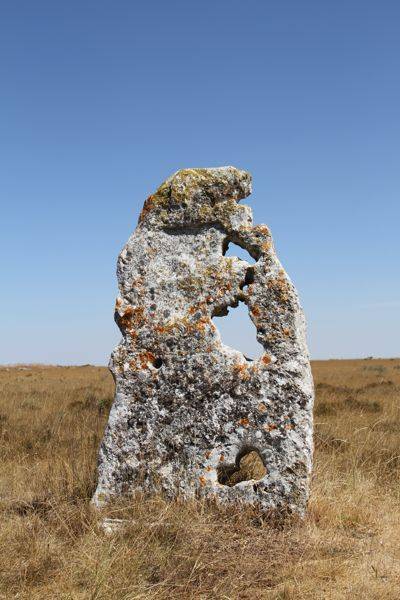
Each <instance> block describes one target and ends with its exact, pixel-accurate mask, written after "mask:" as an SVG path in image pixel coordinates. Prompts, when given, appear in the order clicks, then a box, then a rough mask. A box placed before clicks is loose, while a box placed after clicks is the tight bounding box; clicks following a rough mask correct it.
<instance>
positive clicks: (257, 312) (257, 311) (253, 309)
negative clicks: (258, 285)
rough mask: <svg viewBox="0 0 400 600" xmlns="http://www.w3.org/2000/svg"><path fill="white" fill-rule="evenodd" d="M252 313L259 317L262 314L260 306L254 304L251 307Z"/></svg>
mask: <svg viewBox="0 0 400 600" xmlns="http://www.w3.org/2000/svg"><path fill="white" fill-rule="evenodd" d="M251 313H252V314H253V315H254V316H255V317H259V316H260V313H261V311H260V309H259V308H258V306H253V307H252V308H251Z"/></svg>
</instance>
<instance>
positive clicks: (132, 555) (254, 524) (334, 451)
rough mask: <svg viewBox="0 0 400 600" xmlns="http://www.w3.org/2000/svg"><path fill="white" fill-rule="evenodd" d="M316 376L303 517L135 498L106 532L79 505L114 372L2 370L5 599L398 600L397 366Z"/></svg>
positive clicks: (330, 366) (0, 490)
mask: <svg viewBox="0 0 400 600" xmlns="http://www.w3.org/2000/svg"><path fill="white" fill-rule="evenodd" d="M313 371H314V376H315V381H316V390H317V402H316V409H315V421H316V427H315V444H316V450H315V470H314V476H313V485H312V495H311V499H310V504H309V512H308V515H307V517H306V519H305V520H304V521H292V522H286V523H277V522H276V523H270V522H268V520H263V519H260V518H259V517H258V516H257V515H256V514H254V513H253V511H252V510H250V509H246V510H243V509H239V508H236V509H234V508H230V509H226V508H225V509H223V508H217V507H215V506H208V505H205V504H204V503H200V502H190V503H178V502H175V503H168V502H165V501H164V500H163V499H162V498H151V499H145V498H139V497H138V498H136V499H135V500H134V501H131V502H129V503H128V502H125V503H124V504H122V505H120V506H114V507H113V508H111V507H110V508H109V509H108V510H107V514H108V515H109V516H110V515H111V516H112V515H113V516H117V517H123V518H124V519H128V521H129V524H128V525H127V527H126V528H125V529H123V530H122V531H121V532H119V533H116V534H114V535H106V534H105V533H104V531H103V530H102V529H101V527H100V526H99V519H98V515H96V513H95V512H94V511H93V510H92V509H91V508H90V505H89V503H88V500H89V498H90V496H91V494H92V492H93V488H94V484H95V466H96V454H97V448H98V444H99V440H100V437H101V435H102V431H103V428H104V424H105V422H106V420H107V414H108V409H109V406H110V403H111V400H112V394H113V382H112V378H111V376H110V374H109V373H108V371H107V370H106V369H103V368H96V367H40V366H34V367H28V368H26V367H13V368H0V384H1V385H0V389H1V392H0V448H1V464H0V501H1V505H0V508H1V512H2V515H1V527H0V598H20V599H47V598H51V599H53V598H54V599H58V598H60V599H61V598H65V599H67V598H71V599H75V598H76V599H78V598H79V599H81V598H84V599H86V598H90V599H104V600H106V599H107V600H108V599H118V600H119V599H126V600H127V599H148V598H150V599H157V600H158V599H161V600H163V599H174V598H178V599H195V598H196V599H198V598H200V599H208V598H215V599H230V598H231V599H249V600H250V599H257V598H266V599H276V600H277V599H303V598H321V599H330V598H335V599H336V598H337V599H339V598H340V599H341V598H352V599H353V598H356V599H357V598H363V599H365V598H376V599H384V598H393V599H396V600H397V599H398V598H400V483H399V481H400V480H399V474H400V473H399V472H400V404H399V399H400V360H360V361H325V362H314V364H313Z"/></svg>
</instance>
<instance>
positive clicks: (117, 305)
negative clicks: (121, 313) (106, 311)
mask: <svg viewBox="0 0 400 600" xmlns="http://www.w3.org/2000/svg"><path fill="white" fill-rule="evenodd" d="M121 304H122V298H121V297H120V296H118V298H117V299H116V300H115V308H119V307H120V306H121Z"/></svg>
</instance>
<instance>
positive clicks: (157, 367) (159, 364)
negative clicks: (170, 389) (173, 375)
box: [153, 358, 163, 369]
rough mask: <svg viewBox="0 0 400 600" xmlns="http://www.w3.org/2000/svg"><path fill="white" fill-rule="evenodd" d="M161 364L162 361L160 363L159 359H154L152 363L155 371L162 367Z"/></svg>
mask: <svg viewBox="0 0 400 600" xmlns="http://www.w3.org/2000/svg"><path fill="white" fill-rule="evenodd" d="M162 364H163V361H162V359H161V358H155V359H154V361H153V366H154V367H155V368H156V369H159V368H160V367H161V366H162Z"/></svg>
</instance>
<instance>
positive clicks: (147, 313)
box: [94, 167, 313, 514]
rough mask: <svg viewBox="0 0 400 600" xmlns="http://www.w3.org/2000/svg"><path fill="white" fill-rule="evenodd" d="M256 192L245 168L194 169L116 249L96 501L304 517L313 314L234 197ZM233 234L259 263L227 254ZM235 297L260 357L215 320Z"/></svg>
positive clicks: (162, 193) (178, 176) (176, 180)
mask: <svg viewBox="0 0 400 600" xmlns="http://www.w3.org/2000/svg"><path fill="white" fill-rule="evenodd" d="M250 193H251V176H250V175H249V173H247V172H245V171H240V170H238V169H235V168H234V167H221V168H210V169H184V170H182V171H178V172H177V173H175V174H174V175H173V176H172V177H170V178H169V179H167V181H165V183H163V184H162V185H161V186H160V187H159V188H158V190H157V191H156V193H155V194H153V195H152V196H150V197H149V198H148V199H147V200H146V202H145V203H144V206H143V210H142V212H141V215H140V218H139V223H138V226H137V228H136V230H135V231H134V233H133V234H132V235H131V237H130V238H129V240H128V243H127V244H126V246H125V247H124V249H123V250H122V252H121V254H120V256H119V259H118V268H117V274H118V282H119V296H118V298H117V301H116V308H115V318H116V321H117V323H118V326H119V328H120V330H121V333H122V336H123V337H122V340H121V342H120V344H119V345H118V346H117V347H116V348H115V350H114V352H113V353H112V356H111V360H110V369H111V371H112V373H113V375H114V378H115V383H116V394H115V401H114V404H113V406H112V409H111V413H110V417H109V422H108V426H107V429H106V432H105V435H104V439H103V441H102V444H101V448H100V454H99V468H98V473H99V480H98V487H97V490H96V492H95V495H94V502H95V504H96V505H98V506H99V505H101V504H103V503H104V502H107V501H109V500H110V499H112V498H117V497H119V496H121V495H127V494H132V493H134V492H137V491H140V492H143V493H146V494H148V493H155V492H161V493H163V494H165V495H166V496H168V497H170V498H176V497H177V496H179V497H183V498H191V497H195V496H196V497H205V498H209V499H215V500H217V501H221V502H243V503H250V504H254V505H257V506H258V507H259V509H260V510H261V511H269V510H274V509H278V510H283V511H289V512H297V513H300V514H303V513H304V510H305V507H306V502H307V497H308V492H309V478H310V472H311V464H312V405H313V384H312V377H311V370H310V364H309V358H308V351H307V347H306V342H305V323H304V317H303V312H302V310H301V307H300V305H299V301H298V297H297V294H296V291H295V289H294V287H293V284H292V283H291V281H290V279H289V278H288V276H287V275H286V273H285V271H284V270H283V268H282V266H281V264H280V262H279V261H278V259H277V257H276V254H275V250H274V246H273V242H272V238H271V235H270V232H269V230H268V228H267V227H266V226H265V225H255V226H253V223H252V213H251V209H250V208H249V207H248V206H245V205H241V204H239V203H238V201H239V200H241V199H243V198H245V197H246V196H248V195H249V194H250ZM229 242H234V243H235V244H238V245H239V246H241V247H242V248H245V249H246V250H247V251H248V252H249V254H250V255H251V256H252V257H253V258H254V259H255V260H256V262H255V264H254V265H250V264H249V263H247V262H246V261H244V260H241V259H239V258H236V257H229V258H228V257H226V256H224V251H225V250H226V248H227V246H228V243H229ZM239 301H242V302H245V303H246V305H247V307H248V311H249V316H250V318H251V320H252V321H253V323H254V325H255V326H256V328H257V339H258V341H259V342H260V343H261V344H262V345H263V347H264V354H263V355H262V356H261V358H259V359H258V360H255V361H253V362H249V361H247V360H246V358H245V357H244V356H243V354H242V353H241V352H238V351H237V350H235V349H234V348H230V347H228V346H225V345H224V344H223V343H222V342H221V338H220V335H219V332H218V329H217V328H216V326H215V325H214V322H213V321H212V317H213V316H216V315H222V314H226V311H227V309H228V307H234V306H237V304H238V302H239Z"/></svg>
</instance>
